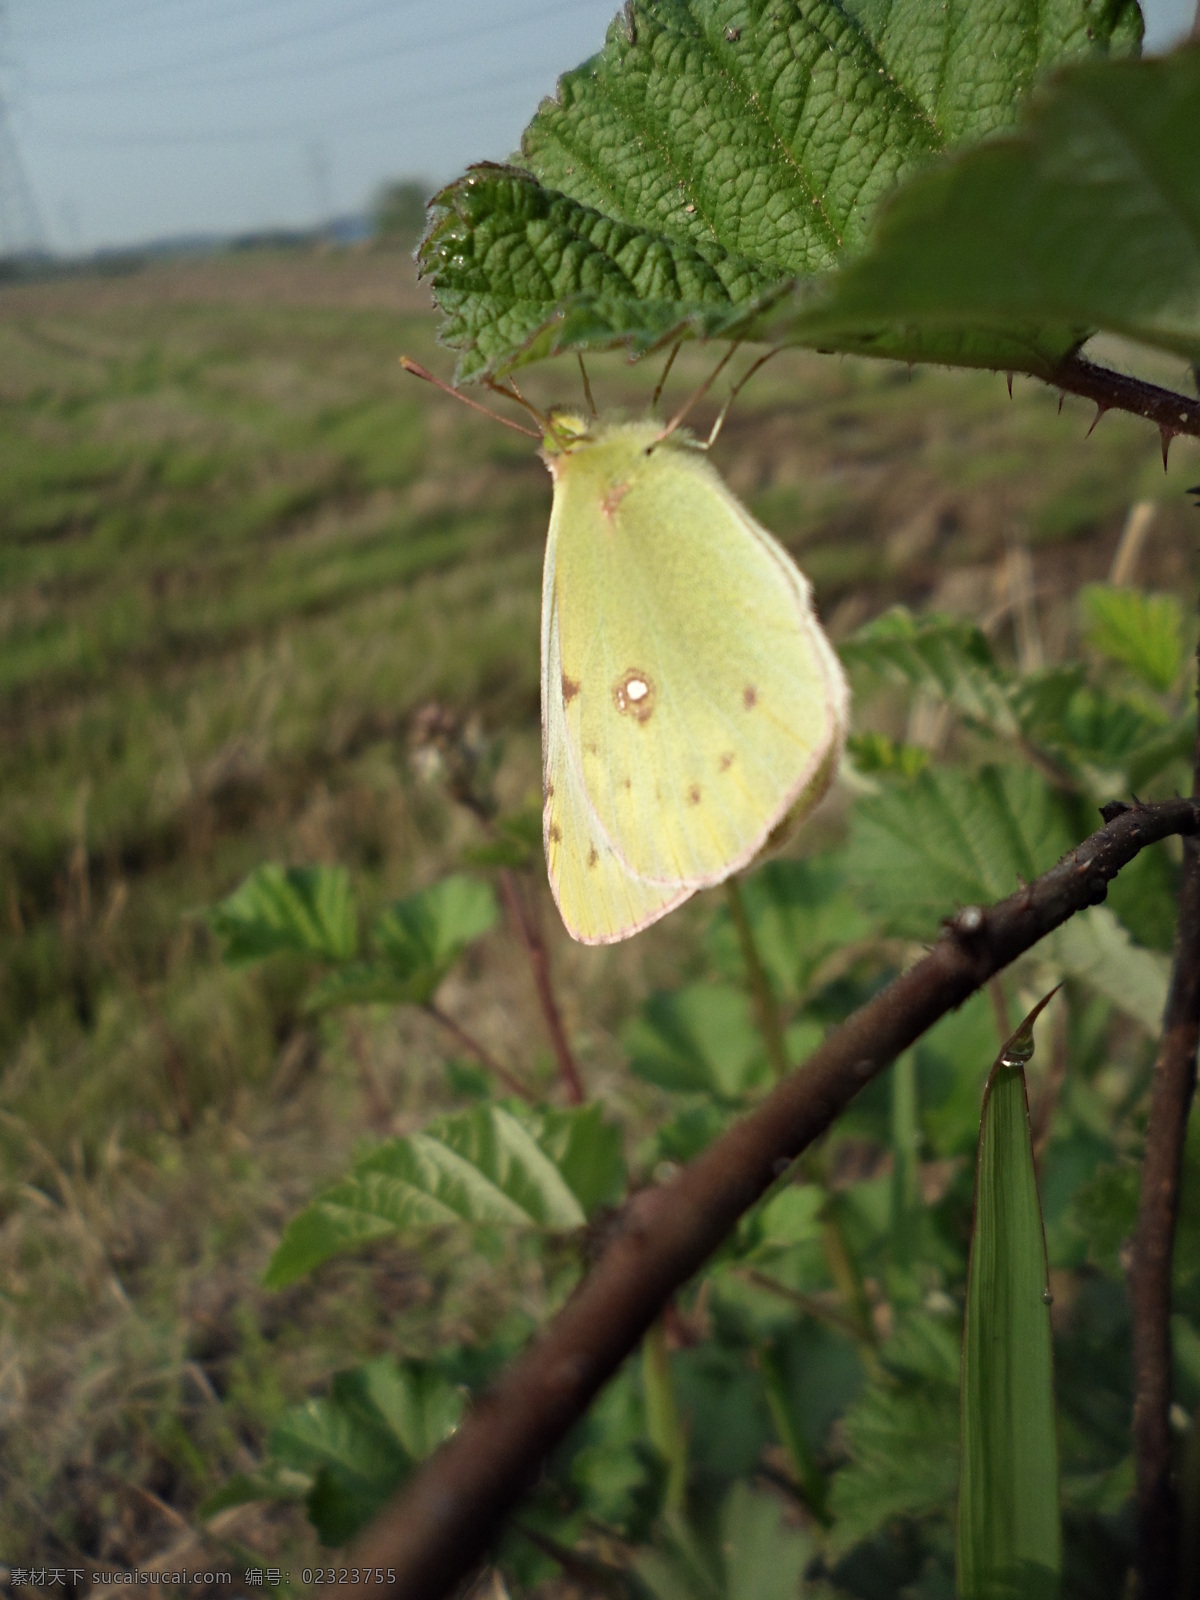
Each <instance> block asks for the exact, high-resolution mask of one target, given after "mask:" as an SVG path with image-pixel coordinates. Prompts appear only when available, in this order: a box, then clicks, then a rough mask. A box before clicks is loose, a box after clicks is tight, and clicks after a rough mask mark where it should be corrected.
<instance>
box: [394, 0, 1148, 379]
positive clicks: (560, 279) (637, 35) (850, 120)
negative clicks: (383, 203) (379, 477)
mask: <svg viewBox="0 0 1200 1600" xmlns="http://www.w3.org/2000/svg"><path fill="white" fill-rule="evenodd" d="M1139 34H1140V17H1139V15H1138V13H1137V9H1136V7H1135V6H1133V5H1131V4H1119V5H1113V6H1109V7H1106V8H1105V9H1104V11H1102V12H1100V13H1098V14H1096V13H1092V12H1090V11H1088V10H1087V9H1086V8H1085V7H1084V6H1083V5H1081V4H1078V3H1076V0H1056V3H1055V4H1054V5H1053V7H1052V8H1051V11H1050V13H1049V14H1048V15H1047V16H1045V17H1043V18H1040V19H1039V20H1038V21H1037V22H1036V23H1035V22H1034V20H1033V19H1032V17H1030V18H1028V19H1026V18H1024V17H1022V18H1021V19H1020V20H1016V19H1015V18H1014V14H1013V13H1012V11H1011V9H1010V8H1008V7H1005V6H1003V5H1001V4H1000V3H999V0H995V3H993V0H984V3H980V4H977V5H974V6H972V7H971V8H970V10H969V12H967V13H966V14H965V15H964V16H960V15H959V14H958V13H952V12H950V11H948V10H947V11H939V10H937V9H936V8H934V9H929V8H925V9H924V10H923V11H921V13H920V14H919V16H918V15H917V14H914V15H913V16H912V17H908V16H907V15H906V16H905V18H904V19H903V21H901V20H900V19H899V18H893V16H892V13H891V11H890V10H887V9H876V8H874V7H867V6H862V7H856V8H854V10H853V11H852V12H848V11H847V10H845V9H844V8H842V7H839V6H837V5H835V4H832V3H822V4H820V5H818V6H816V7H812V6H801V5H799V4H796V3H795V0H788V3H786V4H783V5H778V4H772V5H767V4H766V3H765V0H756V4H755V5H753V6H752V7H751V8H750V9H749V10H747V8H746V7H745V6H744V5H739V6H733V5H731V4H729V3H728V0H656V3H653V4H636V5H634V6H631V7H630V8H628V9H627V11H626V12H625V13H624V14H623V15H622V16H619V17H618V18H617V19H616V20H615V21H614V23H613V24H612V26H611V27H610V29H609V33H608V38H607V41H606V43H605V46H604V49H603V51H602V52H601V53H600V54H599V55H598V56H596V57H594V58H593V59H592V60H591V61H589V62H587V63H585V64H584V66H583V67H581V68H579V69H578V70H577V71H575V72H573V73H567V74H565V75H564V76H563V77H562V79H561V80H560V82H559V92H558V96H557V98H556V99H555V100H554V101H547V102H545V103H544V104H543V107H542V109H541V110H540V111H539V112H538V114H537V116H536V117H535V118H534V120H533V122H532V123H531V124H530V126H529V128H528V129H527V130H526V133H525V136H524V139H523V141H522V150H521V160H522V163H523V168H522V169H516V168H496V167H486V166H484V167H476V168H474V169H472V171H470V172H469V173H468V174H467V175H466V176H465V177H463V178H461V179H459V180H458V181H457V182H456V183H455V184H452V185H451V186H450V187H449V188H447V189H445V190H443V191H442V192H441V193H440V194H439V195H437V196H435V199H434V202H433V211H432V218H433V220H432V223H431V226H430V229H429V232H428V234H427V235H426V238H425V240H424V242H423V244H422V248H421V261H422V264H423V267H424V269H425V271H426V272H427V273H428V274H429V275H430V276H431V277H432V280H433V284H434V290H435V294H436V296H437V299H438V302H439V304H440V305H441V306H442V308H443V310H444V311H445V312H446V314H447V322H446V325H445V329H444V335H443V336H444V337H445V338H446V340H447V341H448V342H449V343H451V344H452V345H455V346H456V347H458V348H459V349H460V350H461V351H462V352H463V355H462V359H461V362H460V376H464V377H466V376H472V375H476V374H479V373H481V372H484V371H488V372H498V371H504V370H506V369H508V368H510V367H512V366H515V365H518V364H519V363H521V362H523V361H530V360H536V359H539V358H541V357H544V356H547V355H552V354H555V353H557V352H559V351H564V350H571V349H597V348H606V347H611V346H612V345H615V344H624V345H627V346H629V347H630V348H631V349H632V350H633V351H634V352H635V353H639V352H642V351H645V350H648V349H651V348H653V347H654V346H656V345H658V344H661V343H664V342H665V341H667V340H669V339H670V338H672V337H677V336H682V335H685V334H690V335H692V336H701V337H707V338H713V337H717V336H732V335H734V334H737V333H744V332H745V331H747V330H750V329H754V328H755V327H756V326H758V327H761V326H762V325H763V324H764V323H765V324H767V325H772V319H771V318H770V317H769V316H768V317H764V316H763V313H764V312H765V311H766V309H767V308H768V307H770V306H771V304H772V303H773V302H778V301H779V299H780V296H781V294H782V293H783V292H785V291H786V290H787V288H788V287H789V286H790V285H791V283H792V282H793V281H794V280H796V279H806V278H810V277H812V276H813V275H814V274H820V273H822V272H826V271H828V270H829V269H830V268H832V267H835V266H836V265H838V264H839V263H840V262H842V261H843V260H844V259H846V258H847V257H849V258H853V256H854V255H855V254H856V253H857V252H859V251H861V250H862V248H863V246H864V243H865V241H866V239H867V237H868V230H869V228H870V225H871V223H872V221H873V219H874V216H875V213H876V211H877V209H878V206H879V203H880V201H881V199H882V198H883V197H884V196H885V195H886V194H887V193H888V192H889V190H890V189H891V188H892V187H893V186H894V185H895V183H896V182H897V180H898V179H900V178H902V177H904V176H905V175H907V174H909V173H911V172H913V171H916V170H919V169H920V168H922V167H924V166H926V165H928V163H929V162H930V161H931V160H932V159H933V158H934V157H935V156H936V155H937V154H938V153H939V152H941V151H943V150H946V149H949V148H953V147H955V146H958V145H963V144H967V143H970V142H971V141H972V140H977V139H980V138H982V137H983V136H985V135H990V134H994V133H996V132H997V130H1000V129H1003V128H1006V127H1008V126H1010V125H1011V124H1012V123H1013V121H1014V119H1015V118H1016V116H1017V113H1018V110H1019V107H1020V105H1021V102H1022V100H1023V98H1024V96H1025V94H1026V91H1027V90H1028V88H1029V85H1030V84H1031V83H1032V82H1033V81H1034V79H1035V78H1036V77H1037V76H1038V75H1039V74H1040V73H1042V72H1044V71H1045V70H1046V68H1048V67H1050V66H1053V65H1056V64H1058V63H1061V62H1063V61H1068V60H1071V59H1073V58H1079V57H1086V56H1089V55H1090V56H1097V55H1105V54H1109V53H1113V54H1120V53H1123V52H1126V51H1128V50H1129V49H1130V48H1131V47H1132V46H1133V45H1134V44H1135V42H1136V40H1137V38H1138V36H1139ZM647 129H653V130H654V136H653V137H652V138H648V137H646V130H647ZM733 129H736V137H732V136H731V130H733ZM835 281H836V280H835ZM860 298H861V296H860ZM854 309H855V311H857V309H858V308H857V306H855V308H854ZM806 315H807V319H808V320H807V322H806V320H805V318H806ZM817 316H819V313H813V312H808V313H807V314H806V313H805V312H803V311H802V312H801V313H800V314H799V316H797V314H796V313H795V311H794V310H793V309H791V308H790V307H789V308H788V309H787V310H786V311H780V312H777V314H776V318H775V320H774V323H773V326H774V328H775V329H776V330H782V335H781V336H782V337H785V338H797V337H799V338H801V339H803V338H807V337H810V333H809V330H810V329H811V328H812V327H813V326H814V325H815V322H816V318H817ZM1060 317H1061V312H1060V311H1059V309H1058V308H1057V307H1056V308H1055V310H1054V315H1053V317H1051V318H1043V317H1041V316H1040V315H1037V316H1032V317H1026V318H1024V319H1023V320H1024V321H1025V322H1026V323H1028V324H1030V325H1031V331H1030V332H1028V333H1025V334H1023V335H1020V336H1018V337H1017V338H1013V337H1012V336H1011V335H1009V334H1007V333H1005V332H1002V331H1000V330H993V329H992V328H989V326H988V321H987V319H986V317H985V318H976V319H975V322H976V327H974V328H972V329H970V330H969V331H968V332H967V333H966V334H965V335H960V334H958V333H957V332H956V333H955V334H954V335H953V336H952V337H947V336H946V334H945V333H944V332H942V331H941V330H937V329H934V330H932V331H929V332H925V331H922V332H921V333H920V334H919V335H918V337H917V339H916V341H915V343H914V340H913V338H912V337H910V336H906V334H905V333H904V332H903V331H901V330H899V329H897V328H896V327H894V326H893V327H891V328H889V329H888V330H887V332H886V333H884V332H882V331H881V329H880V327H879V324H880V323H881V322H883V321H893V322H894V321H895V320H896V319H890V318H884V317H880V316H879V315H878V314H876V316H875V319H874V324H873V326H872V328H871V331H870V339H869V340H865V339H864V338H863V335H862V332H861V330H860V328H859V327H858V326H857V325H856V323H855V320H854V319H853V318H852V317H848V316H845V315H843V316H842V319H841V328H844V329H845V330H846V332H845V333H844V334H843V337H845V338H846V339H848V340H849V341H852V342H853V341H857V342H858V343H859V344H860V345H861V344H863V343H869V344H870V346H871V348H872V351H873V353H888V354H893V355H904V356H913V355H914V354H915V355H916V356H917V357H918V358H921V357H928V356H930V355H936V356H937V357H939V358H953V357H957V358H959V359H966V360H969V361H972V362H976V363H978V362H987V363H988V364H991V365H1016V364H1020V365H1022V366H1025V365H1028V364H1030V363H1032V362H1038V363H1040V364H1042V365H1049V364H1050V363H1051V362H1052V360H1053V359H1054V357H1055V356H1056V355H1057V354H1059V353H1061V352H1062V351H1063V350H1065V349H1066V348H1067V347H1068V346H1069V345H1070V344H1071V343H1073V342H1074V340H1075V337H1076V335H1075V334H1074V332H1073V329H1074V328H1075V327H1076V326H1077V325H1078V323H1079V322H1080V321H1081V320H1082V318H1079V317H1075V316H1074V314H1073V313H1072V312H1068V322H1067V327H1066V330H1063V329H1062V327H1061V323H1060V320H1059V319H1060ZM1041 320H1046V321H1047V322H1048V323H1049V327H1050V331H1049V332H1048V333H1046V334H1044V335H1041V334H1037V333H1034V332H1033V331H1032V327H1033V326H1034V325H1036V323H1037V322H1039V321H1041ZM980 323H982V325H983V326H982V329H980V328H979V326H978V324H980ZM839 332H840V328H839V325H838V324H837V322H836V319H835V318H833V317H831V316H830V315H828V314H826V315H825V316H824V319H823V321H822V322H821V333H820V334H819V336H816V338H815V342H817V343H820V344H822V345H823V346H825V347H836V346H837V344H838V335H839ZM777 336H779V335H778V333H777ZM1018 355H1020V357H1021V360H1020V362H1019V363H1018V361H1017V359H1016V358H1017V356H1018Z"/></svg>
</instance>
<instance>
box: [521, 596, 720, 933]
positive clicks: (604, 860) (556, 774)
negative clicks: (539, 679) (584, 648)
mask: <svg viewBox="0 0 1200 1600" xmlns="http://www.w3.org/2000/svg"><path fill="white" fill-rule="evenodd" d="M551 607H552V609H551V615H550V621H549V626H548V628H547V629H546V630H545V638H546V647H547V648H546V660H545V662H544V664H543V691H544V693H543V703H542V715H543V727H542V739H543V780H542V781H543V796H544V799H543V812H542V832H543V838H544V842H545V847H546V870H547V874H548V876H549V879H550V889H551V892H552V893H553V895H554V900H555V904H556V905H557V906H558V909H559V914H560V915H561V917H562V919H563V923H564V924H565V926H566V929H567V932H568V933H569V934H571V936H572V937H573V938H575V939H578V940H580V942H581V943H583V944H613V943H615V942H616V941H617V940H619V939H627V938H629V937H630V936H631V935H632V934H635V933H639V932H640V931H641V930H642V929H643V928H646V927H649V925H650V924H651V923H652V922H657V920H658V919H659V917H663V916H665V915H666V914H667V912H668V911H671V910H673V909H674V908H675V907H676V906H677V905H680V904H681V903H682V902H683V901H684V900H686V899H688V897H689V896H690V894H691V893H692V891H691V889H690V888H688V887H687V886H686V885H681V884H678V883H676V884H652V883H645V882H643V881H642V880H641V879H639V878H637V877H635V876H634V875H633V874H632V873H631V872H630V871H629V870H628V868H627V867H626V866H625V863H624V862H623V861H622V860H621V857H620V856H619V855H618V854H617V852H616V851H615V850H614V849H613V847H612V845H611V844H610V843H609V841H608V839H607V837H606V836H605V834H604V830H603V829H602V828H601V827H600V824H599V822H598V820H597V818H596V815H595V812H594V811H593V810H592V807H591V805H590V803H589V801H588V798H587V792H586V790H585V788H584V784H583V779H582V776H581V774H580V772H579V769H578V765H577V763H576V761H575V759H574V756H573V753H572V750H571V746H570V740H569V738H568V735H567V719H566V711H565V706H564V696H563V695H562V694H560V693H556V692H554V691H555V689H556V687H557V686H558V685H560V684H561V683H562V682H563V678H562V668H561V651H560V641H559V632H558V618H557V610H556V609H555V608H554V602H553V599H551ZM547 689H548V690H549V691H550V692H548V693H546V692H545V691H546V690H547Z"/></svg>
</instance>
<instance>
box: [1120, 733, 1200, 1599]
mask: <svg viewBox="0 0 1200 1600" xmlns="http://www.w3.org/2000/svg"><path fill="white" fill-rule="evenodd" d="M1192 794H1193V795H1194V796H1196V795H1200V725H1198V727H1197V734H1196V748H1195V756H1194V760H1193V768H1192ZM1198 1040H1200V841H1198V840H1197V839H1196V838H1194V837H1193V838H1187V839H1185V840H1184V841H1183V881H1182V883H1181V885H1180V889H1179V915H1178V919H1177V921H1176V924H1175V953H1174V957H1173V960H1172V963H1171V984H1170V988H1169V989H1168V990H1167V1004H1166V1010H1165V1011H1164V1013H1163V1028H1162V1037H1161V1039H1160V1040H1159V1045H1158V1055H1157V1057H1156V1058H1155V1062H1154V1077H1153V1079H1152V1081H1151V1085H1150V1116H1149V1119H1148V1121H1147V1123H1146V1149H1145V1153H1144V1154H1143V1156H1142V1181H1141V1194H1140V1199H1139V1202H1138V1220H1137V1231H1136V1232H1135V1234H1134V1241H1133V1258H1132V1262H1131V1265H1130V1269H1129V1288H1130V1297H1131V1299H1132V1301H1133V1454H1134V1462H1135V1466H1136V1469H1137V1528H1138V1538H1137V1558H1136V1564H1135V1571H1136V1574H1137V1586H1136V1590H1135V1592H1136V1593H1137V1594H1138V1595H1139V1596H1142V1597H1144V1600H1149V1597H1151V1596H1157V1595H1162V1596H1164V1597H1166V1596H1170V1595H1174V1593H1175V1590H1176V1580H1177V1575H1178V1563H1179V1500H1178V1496H1177V1494H1176V1488H1175V1483H1174V1481H1173V1475H1172V1472H1171V1426H1170V1411H1171V1365H1172V1364H1171V1257H1172V1252H1173V1249H1174V1244H1175V1223H1176V1220H1177V1217H1178V1214H1179V1183H1180V1175H1181V1172H1182V1169H1183V1145H1184V1140H1185V1138H1186V1137H1187V1121H1188V1110H1189V1108H1190V1106H1191V1103H1192V1091H1193V1089H1194V1088H1195V1083H1196V1046H1197V1041H1198Z"/></svg>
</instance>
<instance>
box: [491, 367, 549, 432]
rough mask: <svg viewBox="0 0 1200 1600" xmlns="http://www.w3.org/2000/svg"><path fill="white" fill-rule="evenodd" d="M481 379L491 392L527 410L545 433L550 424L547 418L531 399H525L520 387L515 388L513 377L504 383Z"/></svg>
mask: <svg viewBox="0 0 1200 1600" xmlns="http://www.w3.org/2000/svg"><path fill="white" fill-rule="evenodd" d="M483 381H484V382H485V383H486V384H487V386H488V388H489V389H490V390H491V391H492V393H493V394H502V395H503V396H504V398H505V399H506V400H511V401H513V402H514V404H516V405H519V406H520V407H522V409H523V410H525V411H528V413H529V415H530V416H531V417H532V418H533V420H534V421H535V422H536V423H537V425H538V427H539V428H540V429H541V430H542V434H543V435H544V434H545V432H546V430H547V428H548V427H549V426H550V423H549V420H548V419H547V418H546V417H544V416H543V415H542V413H541V412H540V411H539V410H538V408H537V407H536V406H535V405H534V404H533V402H532V401H530V400H526V398H525V396H524V395H523V394H522V393H521V391H520V389H518V388H517V385H516V381H515V379H513V378H510V379H509V380H508V382H507V383H506V384H505V383H497V382H496V380H495V378H485V379H484V380H483Z"/></svg>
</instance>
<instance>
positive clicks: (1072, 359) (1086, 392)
mask: <svg viewBox="0 0 1200 1600" xmlns="http://www.w3.org/2000/svg"><path fill="white" fill-rule="evenodd" d="M1046 382H1047V383H1049V384H1050V385H1051V386H1052V387H1054V388H1056V389H1062V390H1064V391H1065V392H1066V393H1067V394H1077V395H1082V397H1083V398H1084V399H1085V400H1091V401H1092V402H1093V403H1094V404H1095V405H1096V406H1097V407H1098V412H1097V420H1098V419H1099V417H1100V416H1102V415H1103V414H1104V412H1106V411H1131V412H1132V413H1133V415H1134V416H1135V417H1145V418H1146V419H1147V421H1149V422H1153V423H1154V424H1155V426H1156V427H1157V428H1158V431H1159V433H1160V434H1161V435H1162V442H1163V466H1164V467H1165V466H1166V464H1167V449H1168V447H1169V446H1170V443H1171V440H1172V439H1173V438H1174V437H1175V435H1176V434H1177V433H1190V434H1192V435H1193V436H1194V437H1195V438H1200V400H1196V399H1194V398H1192V397H1190V396H1189V395H1186V394H1176V393H1175V391H1174V390H1173V389H1162V388H1160V387H1159V386H1158V384H1157V383H1146V382H1145V381H1144V380H1143V379H1141V378H1131V377H1130V376H1129V375H1128V373H1124V372H1114V371H1112V369H1111V368H1109V367H1097V366H1095V365H1094V364H1093V363H1092V362H1091V361H1088V360H1086V359H1085V358H1084V357H1083V356H1081V355H1073V356H1067V357H1065V358H1064V359H1063V360H1062V361H1060V362H1059V364H1058V366H1057V367H1055V368H1054V370H1053V371H1052V372H1051V373H1050V375H1049V376H1048V377H1047V379H1046ZM1093 426H1095V424H1093Z"/></svg>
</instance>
